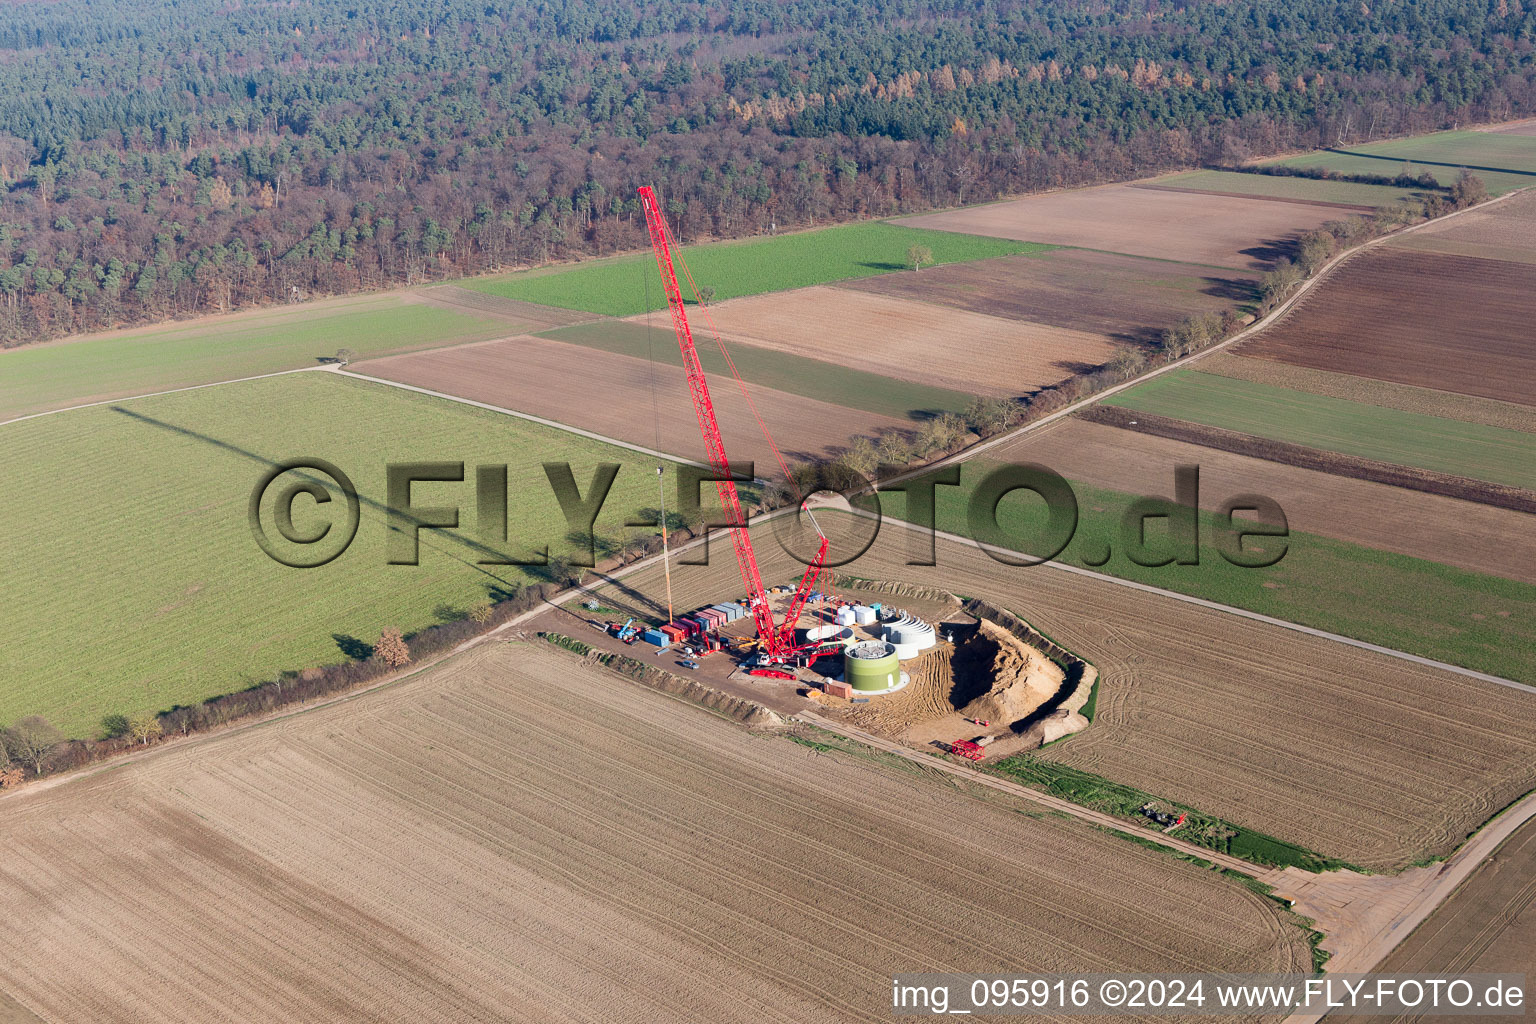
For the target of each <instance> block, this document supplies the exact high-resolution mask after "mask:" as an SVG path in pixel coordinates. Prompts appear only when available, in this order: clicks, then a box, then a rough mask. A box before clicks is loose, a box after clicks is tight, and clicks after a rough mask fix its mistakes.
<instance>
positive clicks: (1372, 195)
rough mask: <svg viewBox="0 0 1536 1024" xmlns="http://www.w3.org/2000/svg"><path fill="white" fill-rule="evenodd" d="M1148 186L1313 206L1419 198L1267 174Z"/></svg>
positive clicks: (1186, 176)
mask: <svg viewBox="0 0 1536 1024" xmlns="http://www.w3.org/2000/svg"><path fill="white" fill-rule="evenodd" d="M1150 184H1153V185H1166V186H1168V187H1170V188H1193V189H1199V190H1201V191H1204V192H1228V193H1231V194H1234V195H1243V196H1271V197H1274V198H1277V199H1300V200H1306V201H1309V202H1314V203H1351V204H1354V205H1356V206H1389V205H1391V204H1393V203H1404V204H1409V203H1417V202H1418V201H1419V198H1420V194H1421V192H1420V190H1415V189H1407V188H1395V187H1393V186H1390V185H1361V184H1357V183H1355V182H1353V181H1318V180H1317V179H1315V178H1278V177H1274V176H1271V175H1268V174H1243V173H1242V172H1240V171H1186V172H1184V173H1182V174H1170V175H1168V176H1167V177H1166V178H1158V179H1156V180H1155V181H1153V182H1150Z"/></svg>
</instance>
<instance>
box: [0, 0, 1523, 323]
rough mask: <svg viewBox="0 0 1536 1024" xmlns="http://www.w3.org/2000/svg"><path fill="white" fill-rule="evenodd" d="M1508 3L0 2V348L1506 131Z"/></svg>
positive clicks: (1518, 102)
mask: <svg viewBox="0 0 1536 1024" xmlns="http://www.w3.org/2000/svg"><path fill="white" fill-rule="evenodd" d="M1531 6H1532V3H1531V0H1489V2H1484V0H1474V2H1473V3H1471V4H1468V3H1464V2H1459V0H1420V2H1417V3H1414V4H1411V5H1410V4H1404V3H1390V2H1381V3H1375V4H1372V3H1359V4H1341V3H1337V2H1325V0H1231V2H1225V3H1218V2H1214V0H1195V2H1186V0H1179V2H1172V0H1135V2H1131V0H1109V2H1092V3H1090V2H1086V0H1082V2H1077V0H1067V2H1062V0H943V2H938V3H918V2H917V0H899V2H896V3H893V4H882V5H878V7H877V6H874V5H867V4H858V3H854V2H853V0H799V2H795V3H789V4H781V3H768V2H767V0H741V2H736V0H715V2H709V0H703V2H697V0H653V2H650V3H646V4H640V3H638V2H632V0H617V2H605V3H602V4H599V3H597V2H596V0H550V2H543V3H539V4H529V3H526V2H497V0H490V2H487V0H479V2H475V3H470V2H468V0H441V2H440V3H438V4H435V5H433V6H432V7H431V8H430V9H423V8H421V7H420V6H419V5H407V4H403V3H400V2H399V0H354V2H348V3H339V2H336V0H317V2H315V3H311V4H306V5H302V6H300V7H295V6H293V5H288V4H277V3H248V4H241V5H237V6H235V7H232V8H214V7H206V6H199V5H187V4H170V3H167V2H165V0H124V2H122V3H117V4H112V5H106V6H102V5H99V4H90V3H89V2H88V0H58V2H56V3H52V4H47V5H40V4H13V5H9V6H7V7H5V8H4V9H3V10H0V343H5V344H15V343H19V342H23V341H28V340H34V339H40V338H47V337H55V336H59V335H62V334H67V333H71V332H77V331H84V330H92V329H97V328H102V327H108V326H114V325H122V324H131V323H137V322H148V321H157V320H164V319H169V318H175V317H182V316H189V315H195V314H202V313H209V312H221V311H227V310H231V309H235V308H240V307H243V306H249V305H253V304H258V303H272V302H285V301H291V300H293V299H296V298H302V297H308V296H313V295H322V294H334V293H340V292H347V291H353V290H359V289H369V288H380V287H387V286H393V285H410V284H417V283H421V282H425V281H434V280H441V279H444V278H448V277H456V276H462V275H469V274H476V273H482V272H486V271H496V270H504V269H509V268H514V267H519V266H526V265H530V264H537V263H542V262H547V261H550V260H555V259H563V258H568V257H573V256H582V255H600V254H604V253H610V252H613V251H616V250H620V249H635V248H641V247H643V246H644V244H645V229H644V224H643V220H642V218H640V217H639V216H638V208H637V206H636V203H635V200H634V188H635V186H636V185H637V184H640V183H651V184H654V185H656V186H658V188H659V189H660V191H661V193H662V194H663V196H664V197H665V199H666V202H667V211H668V214H669V216H670V217H671V218H672V220H673V223H674V227H675V229H676V230H677V231H678V233H679V235H680V237H683V238H685V239H688V240H699V239H704V238H712V237H736V236H744V235H754V234H761V233H767V232H773V231H781V230H785V229H789V228H796V227H804V226H811V225H816V224H820V223H825V222H828V221H836V220H846V219H854V218H862V217H878V216H889V215H893V214H898V213H904V212H911V211H915V210H921V209H927V208H932V207H935V206H943V205H950V204H955V203H963V202H971V201H974V200H982V199H989V198H994V197H997V196H1000V195H1005V194H1012V193H1018V192H1026V191H1032V190H1038V189H1045V188H1055V187H1061V186H1068V185H1080V184H1086V183H1091V182H1096V181H1104V180H1112V179H1123V178H1127V177H1133V176H1137V175H1144V174H1150V173H1154V172H1157V171H1162V170H1171V169H1175V168H1181V167H1188V166H1193V165H1196V164H1201V163H1207V164H1216V165H1231V164H1240V163H1242V162H1243V161H1245V160H1247V159H1248V158H1250V157H1253V156H1258V155H1263V154H1269V153H1274V152H1278V151H1281V150H1285V149H1296V148H1309V147H1314V146H1319V145H1336V144H1354V143H1359V142H1363V141H1368V140H1370V139H1373V138H1381V137H1385V136H1388V135H1397V134H1405V133H1411V132H1418V131H1426V130H1431V129H1435V128H1440V127H1448V126H1450V125H1452V124H1455V123H1457V122H1459V121H1466V122H1471V121H1476V120H1488V119H1500V118H1505V117H1509V116H1514V115H1518V114H1521V113H1531V112H1536V63H1533V47H1536V15H1533V12H1532V10H1531V9H1530V7H1531Z"/></svg>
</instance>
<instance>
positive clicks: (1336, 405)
mask: <svg viewBox="0 0 1536 1024" xmlns="http://www.w3.org/2000/svg"><path fill="white" fill-rule="evenodd" d="M1105 404H1107V405H1116V406H1121V407H1123V408H1126V409H1134V410H1136V411H1138V412H1147V413H1155V414H1158V415H1161V416H1172V417H1175V418H1177V419H1181V420H1189V421H1191V422H1193V423H1203V424H1205V425H1206V426H1211V427H1224V428H1226V429H1228V430H1238V431H1242V432H1243V433H1245V434H1255V435H1258V436H1259V437H1268V438H1273V439H1275V440H1277V441H1289V442H1291V443H1293V444H1300V445H1306V446H1308V447H1310V448H1321V449H1323V450H1325V451H1331V452H1341V453H1343V454H1345V455H1355V456H1359V457H1361V458H1367V459H1377V460H1380V461H1382V462H1392V463H1396V464H1398V465H1401V466H1417V467H1419V468H1421V469H1430V470H1435V471H1437V472H1441V473H1451V474H1454V475H1457V476H1466V477H1472V478H1473V479H1477V480H1488V481H1491V482H1493V483H1501V484H1510V485H1512V486H1515V487H1532V488H1536V438H1533V437H1532V436H1531V435H1530V434H1528V433H1525V432H1523V431H1519V430H1506V429H1503V428H1501V427H1490V426H1484V425H1482V424H1478V423H1465V422H1462V421H1459V420H1448V419H1441V418H1440V417H1438V416H1425V415H1423V414H1420V413H1413V412H1404V411H1402V410H1400V409H1388V408H1384V407H1383V406H1379V405H1368V404H1366V403H1364V402H1351V401H1347V400H1345V399H1342V398H1330V397H1328V396H1326V395H1316V394H1312V393H1311V392H1307V391H1293V390H1291V389H1290V388H1281V387H1274V386H1273V385H1269V384H1259V383H1257V382H1255V381H1247V380H1238V379H1236V378H1234V377H1220V376H1217V375H1215V374H1211V373H1200V372H1199V371H1197V370H1178V371H1175V372H1173V373H1166V374H1163V375H1162V376H1161V377H1155V378H1153V379H1152V380H1149V381H1147V382H1146V383H1144V384H1140V385H1137V386H1136V387H1134V388H1131V389H1130V390H1128V391H1122V392H1120V393H1119V394H1118V395H1115V396H1114V397H1113V398H1109V399H1106V400H1105Z"/></svg>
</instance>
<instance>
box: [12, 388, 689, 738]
mask: <svg viewBox="0 0 1536 1024" xmlns="http://www.w3.org/2000/svg"><path fill="white" fill-rule="evenodd" d="M0 439H3V442H4V445H3V454H0V479H4V480H6V481H7V485H6V486H5V487H4V488H3V489H0V521H4V522H5V524H6V532H5V537H4V539H3V541H0V554H3V558H4V564H5V567H6V568H5V587H4V594H5V615H4V621H5V625H6V629H5V635H4V638H3V640H0V722H9V721H12V720H14V719H15V718H16V717H18V716H20V715H24V714H42V715H45V716H47V717H48V718H49V719H51V720H52V721H53V722H54V723H55V724H56V725H58V726H60V727H61V728H63V729H65V730H66V731H67V732H68V733H70V734H71V735H75V736H84V735H91V734H93V733H94V731H95V730H96V727H97V725H98V723H99V721H100V719H101V717H102V716H103V715H106V714H111V713H124V714H127V713H132V712H134V711H137V710H143V709H156V710H158V709H164V708H168V707H171V706H172V705H175V704H178V703H190V702H193V701H196V700H199V699H201V698H205V697H209V696H212V695H216V694H220V693H227V692H230V691H233V690H238V689H241V688H243V687H245V686H248V685H251V684H253V683H257V682H260V681H263V680H265V679H268V678H271V677H272V676H274V675H275V674H276V673H277V672H278V671H280V670H285V669H302V668H305V667H307V666H310V665H316V664H325V663H331V662H337V661H342V660H345V659H344V657H343V655H342V652H341V649H340V647H339V643H338V640H337V639H336V638H335V637H334V636H333V634H335V635H337V636H341V637H347V636H351V637H355V638H358V639H360V640H362V641H365V642H372V641H373V640H374V639H376V638H377V637H378V634H379V631H380V630H381V629H382V628H383V627H385V626H390V625H393V626H396V627H398V628H400V629H402V630H404V631H406V632H410V631H412V630H414V629H418V628H421V627H423V626H428V625H431V624H433V623H434V622H436V621H439V619H440V618H441V617H448V616H456V615H457V614H459V613H461V612H462V610H463V609H465V608H467V607H468V606H469V605H471V604H473V603H474V602H476V601H479V600H482V599H484V598H486V597H487V595H488V594H489V593H490V592H491V591H493V590H496V589H498V588H508V587H511V586H513V585H515V584H519V583H523V582H528V581H537V580H540V579H541V578H542V577H540V576H538V575H537V572H538V570H523V569H519V568H517V567H510V566H480V565H477V564H475V563H476V562H477V561H478V560H479V559H480V558H481V557H483V549H482V548H481V547H480V546H479V544H478V534H477V530H476V525H477V513H476V508H475V466H476V465H478V464H480V463H492V464H495V463H507V464H509V470H508V477H509V480H508V494H509V501H508V503H509V506H510V509H511V511H510V514H509V534H510V535H511V537H512V539H513V542H514V544H515V547H516V549H517V550H520V551H522V550H530V549H531V548H533V547H534V546H535V545H537V544H543V543H546V542H548V543H550V544H551V546H552V548H554V549H555V553H557V554H558V553H559V550H560V547H561V545H562V543H563V539H564V537H565V535H566V533H567V528H566V525H565V520H564V518H563V516H562V514H561V512H560V510H559V506H558V504H557V502H556V500H555V498H554V495H553V493H552V491H551V488H550V485H549V483H548V482H547V480H546V478H545V475H544V471H543V469H542V468H541V466H540V463H541V462H543V461H545V460H569V461H570V462H571V463H572V468H573V472H574V474H575V479H576V481H577V483H578V485H579V486H580V487H581V488H582V490H583V493H585V491H586V488H587V487H588V485H589V482H590V480H591V474H592V471H593V468H594V466H595V465H596V464H597V463H599V462H617V463H621V464H623V466H624V468H623V469H621V470H620V472H619V475H618V478H617V479H616V481H615V482H614V485H613V490H612V492H611V493H610V494H609V497H608V500H607V502H606V503H605V505H604V508H603V515H602V517H601V518H600V519H599V522H598V530H597V532H598V533H599V535H600V536H617V535H618V534H619V532H620V531H619V525H620V524H621V523H622V522H623V521H624V520H625V519H626V518H628V517H629V516H630V515H631V514H632V513H633V512H634V511H635V510H636V509H641V508H651V507H654V506H655V504H656V501H657V494H656V476H655V467H654V465H653V462H654V460H651V459H645V460H641V461H642V462H643V465H642V464H641V462H637V461H634V459H635V458H636V457H635V456H633V453H630V452H627V451H625V450H622V449H617V448H612V447H609V446H606V445H603V444H600V443H597V442H593V441H588V440H586V439H584V438H580V437H576V436H573V435H569V434H565V433H563V432H560V431H557V430H552V429H546V428H543V427H539V426H537V425H535V424H530V423H527V422H525V421H522V420H518V419H515V418H513V417H509V416H504V415H500V414H496V413H492V412H487V411H483V410H478V409H474V408H470V407H466V406H462V405H457V404H454V403H450V402H445V401H441V400H438V399H434V398H430V397H427V396H422V395H413V394H410V393H408V392H404V391H400V390H397V389H393V388H388V387H384V386H381V385H375V384H369V383H366V382H362V381H356V380H350V379H347V378H343V377H338V376H335V375H332V374H296V375H291V376H285V377H277V378H271V379H268V380H261V381H252V382H248V383H242V384H230V385H225V386H221V387H216V388H207V389H202V390H198V391H189V392H183V393H180V394H175V395H162V396H157V397H152V398H143V399H138V400H135V401H130V402H125V403H122V404H120V405H118V404H114V405H109V406H100V407H96V408H92V409H85V410H79V411H75V412H70V413H67V414H64V415H61V416H49V417H43V418H41V419H36V420H28V421H24V422H21V423H14V424H11V425H9V426H6V427H3V428H0ZM298 456H318V457H320V458H323V459H326V460H328V461H330V462H332V463H334V464H335V465H336V466H338V467H339V468H340V469H341V470H342V471H343V472H345V473H347V474H348V475H349V476H350V477H351V478H352V480H353V482H354V483H355V485H356V487H357V489H358V491H359V492H360V495H361V525H360V528H359V530H358V532H357V536H356V539H355V540H354V541H353V543H352V545H351V547H350V548H349V549H348V550H347V551H346V552H345V553H344V554H342V555H341V556H340V557H338V558H337V559H336V560H335V561H333V562H331V563H330V564H328V565H325V566H322V567H320V568H315V569H293V568H287V567H285V566H282V565H279V564H277V563H276V562H274V561H272V560H270V559H269V558H268V557H267V556H266V555H264V554H263V553H262V552H261V551H260V550H259V549H258V547H257V544H256V542H255V540H254V539H253V536H252V532H251V528H250V525H249V522H248V518H247V503H248V501H249V499H250V494H251V492H252V490H253V489H254V488H255V486H256V484H257V482H258V480H259V478H260V477H261V475H262V474H263V473H264V472H265V471H266V470H267V469H268V467H269V465H270V463H271V461H273V460H287V459H290V458H294V457H298ZM418 460H429V461H444V460H446V461H461V460H462V461H463V462H465V463H466V469H465V477H466V479H465V482H463V483H423V484H417V485H416V486H415V487H414V489H413V500H414V502H415V504H416V505H417V506H422V505H449V504H457V505H458V506H459V507H460V513H459V522H460V526H461V528H460V529H459V530H457V531H451V532H450V531H443V530H423V531H422V532H421V564H420V565H419V566H392V565H387V564H386V561H387V556H386V548H385V536H386V529H387V527H386V525H385V511H384V506H385V501H386V497H385V469H384V467H385V465H386V463H391V462H404V461H418ZM283 479H284V481H287V480H290V479H293V477H291V476H285V477H284V478H283ZM668 501H669V504H670V503H671V495H669V496H668ZM335 507H338V508H339V507H340V503H339V501H338V502H336V503H335ZM318 516H319V512H318V511H317V507H316V506H315V505H314V504H313V502H312V500H311V499H309V498H307V497H301V498H300V499H299V500H298V501H297V502H295V516H294V519H295V526H296V527H297V528H299V529H301V530H304V529H311V528H317V527H318V524H319V520H318ZM269 529H271V527H270V526H269ZM338 531H339V527H338ZM636 532H637V533H638V532H640V531H636Z"/></svg>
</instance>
